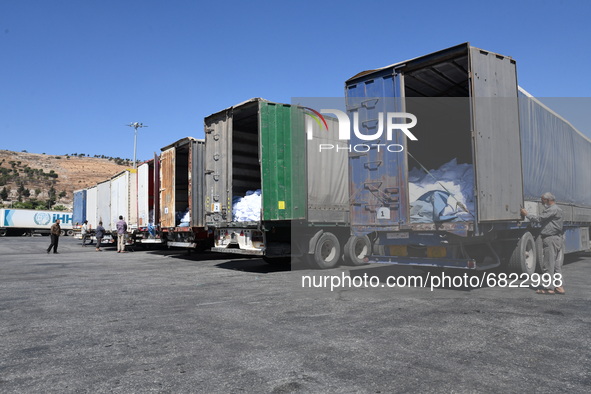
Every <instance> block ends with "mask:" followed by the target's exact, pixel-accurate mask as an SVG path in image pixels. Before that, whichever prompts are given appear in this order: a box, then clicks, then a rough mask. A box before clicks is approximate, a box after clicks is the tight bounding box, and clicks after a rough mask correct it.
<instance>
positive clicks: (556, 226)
mask: <svg viewBox="0 0 591 394" xmlns="http://www.w3.org/2000/svg"><path fill="white" fill-rule="evenodd" d="M542 204H544V207H545V208H546V209H544V212H542V214H541V215H540V216H536V215H529V214H528V213H527V211H526V210H525V209H523V208H522V209H521V214H522V215H523V216H525V217H527V218H528V219H529V220H530V221H532V222H534V223H540V224H541V225H542V231H540V236H541V237H542V244H543V246H544V262H543V264H542V271H543V273H548V274H550V277H551V278H552V282H554V279H555V275H556V274H560V276H561V281H562V282H563V283H564V278H563V277H562V263H563V261H564V239H563V237H562V234H563V230H562V225H563V221H564V220H563V216H564V215H563V213H562V209H560V207H559V206H558V205H556V198H555V197H554V195H552V193H544V194H543V195H542ZM537 293H538V294H564V288H563V287H562V286H559V287H556V288H554V286H552V283H550V286H548V287H546V288H544V289H540V290H538V291H537Z"/></svg>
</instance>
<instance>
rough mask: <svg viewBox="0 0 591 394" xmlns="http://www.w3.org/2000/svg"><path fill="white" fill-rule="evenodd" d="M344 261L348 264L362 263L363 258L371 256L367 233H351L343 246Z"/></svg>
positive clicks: (363, 262)
mask: <svg viewBox="0 0 591 394" xmlns="http://www.w3.org/2000/svg"><path fill="white" fill-rule="evenodd" d="M344 252H345V263H346V264H348V265H353V266H357V265H364V264H367V263H366V262H365V261H363V259H364V258H366V257H369V256H371V241H370V240H369V237H368V236H367V235H364V236H361V237H359V236H357V235H351V237H349V240H348V241H347V243H346V244H345V247H344Z"/></svg>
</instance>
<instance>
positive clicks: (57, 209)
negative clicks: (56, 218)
mask: <svg viewBox="0 0 591 394" xmlns="http://www.w3.org/2000/svg"><path fill="white" fill-rule="evenodd" d="M53 210H54V211H67V210H68V208H66V207H64V206H63V205H56V206H55V207H53Z"/></svg>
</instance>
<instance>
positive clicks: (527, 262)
mask: <svg viewBox="0 0 591 394" xmlns="http://www.w3.org/2000/svg"><path fill="white" fill-rule="evenodd" d="M509 269H510V270H511V271H513V272H517V273H524V274H528V275H532V274H533V273H534V272H536V241H535V240H534V237H533V235H531V233H530V232H526V233H524V234H523V235H522V236H521V238H519V241H518V242H517V246H515V249H514V250H513V253H511V258H510V259H509Z"/></svg>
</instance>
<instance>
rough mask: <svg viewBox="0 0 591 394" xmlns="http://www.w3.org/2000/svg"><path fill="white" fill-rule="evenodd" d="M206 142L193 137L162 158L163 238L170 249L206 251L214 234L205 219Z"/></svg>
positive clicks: (168, 149)
mask: <svg viewBox="0 0 591 394" xmlns="http://www.w3.org/2000/svg"><path fill="white" fill-rule="evenodd" d="M204 151H205V142H204V141H203V140H197V139H195V138H192V137H186V138H183V139H180V140H178V141H176V142H174V143H173V144H170V145H168V146H165V147H164V148H162V153H161V154H160V178H159V179H160V200H159V204H160V234H161V238H162V239H164V240H166V242H167V244H168V246H169V247H181V248H190V249H194V248H199V249H206V248H209V247H210V246H211V242H212V232H211V231H209V230H207V229H206V228H205V223H204V217H203V208H204V207H203V196H204V191H203V176H204V169H203V168H204V167H203V157H204Z"/></svg>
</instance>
